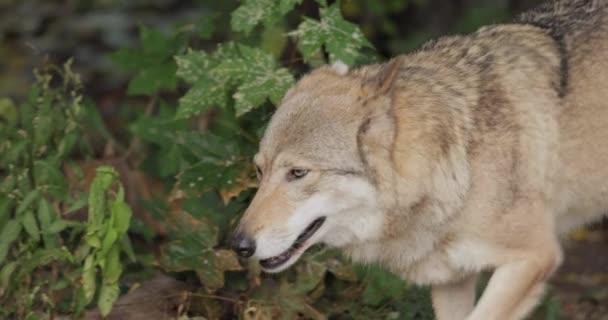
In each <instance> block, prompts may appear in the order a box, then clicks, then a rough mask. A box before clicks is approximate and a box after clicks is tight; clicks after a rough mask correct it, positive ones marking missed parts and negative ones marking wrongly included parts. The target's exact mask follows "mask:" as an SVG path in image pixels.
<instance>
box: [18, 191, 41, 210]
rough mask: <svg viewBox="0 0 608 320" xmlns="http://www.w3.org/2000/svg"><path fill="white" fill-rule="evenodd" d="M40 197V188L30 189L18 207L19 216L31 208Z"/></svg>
mask: <svg viewBox="0 0 608 320" xmlns="http://www.w3.org/2000/svg"><path fill="white" fill-rule="evenodd" d="M38 197H40V190H38V189H35V190H32V191H30V192H29V193H28V194H27V195H26V196H25V197H24V198H23V200H21V203H19V206H18V207H17V212H16V214H17V216H19V215H21V214H22V213H24V212H25V210H27V209H29V208H30V206H31V205H32V203H33V202H34V201H36V200H38Z"/></svg>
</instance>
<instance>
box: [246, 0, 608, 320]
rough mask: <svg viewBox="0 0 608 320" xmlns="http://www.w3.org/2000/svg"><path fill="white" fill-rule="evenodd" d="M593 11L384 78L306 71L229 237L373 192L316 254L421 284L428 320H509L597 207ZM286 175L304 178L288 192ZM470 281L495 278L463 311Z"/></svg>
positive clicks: (465, 43)
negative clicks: (310, 203)
mask: <svg viewBox="0 0 608 320" xmlns="http://www.w3.org/2000/svg"><path fill="white" fill-rule="evenodd" d="M606 3H607V2H606V1H589V0H575V1H563V2H558V3H555V4H549V5H546V6H545V7H541V8H539V9H538V10H536V11H532V12H530V13H528V14H525V15H523V16H522V17H521V18H520V19H519V20H518V21H517V22H516V23H513V24H505V25H496V26H488V27H484V28H482V29H480V30H479V31H477V32H476V33H474V34H472V35H468V36H453V37H446V38H442V39H439V40H438V41H435V42H431V43H429V44H427V45H425V46H424V47H423V48H421V49H420V50H419V51H417V52H416V53H413V54H410V55H404V56H400V57H397V58H395V59H393V60H392V61H390V62H388V63H386V64H380V65H370V66H365V67H362V68H359V69H356V70H350V71H346V70H345V69H344V68H340V70H334V69H332V68H329V67H324V68H321V69H318V70H315V71H313V72H312V73H311V74H309V75H307V76H306V77H304V78H303V79H302V80H301V81H300V82H299V83H298V84H297V85H296V86H295V87H294V88H292V89H291V90H290V91H289V92H288V94H287V95H286V97H285V98H284V100H283V103H282V104H281V107H280V108H279V110H278V111H277V113H276V114H275V116H274V117H273V119H272V121H271V123H270V125H269V127H268V130H267V132H266V134H265V136H264V139H263V142H262V144H261V146H260V153H259V155H258V156H257V158H256V162H257V163H258V164H259V165H260V167H262V170H263V171H264V176H263V179H262V180H261V188H260V191H259V192H258V195H257V196H256V198H255V199H254V201H253V203H252V205H251V207H250V208H249V209H248V211H247V212H246V214H245V216H244V218H243V221H242V223H241V229H242V230H244V232H246V233H248V234H249V236H251V237H253V238H256V237H258V235H259V234H260V232H263V231H264V232H266V231H267V234H272V232H271V231H269V230H283V229H282V228H283V225H284V224H286V223H287V222H286V221H292V220H293V219H294V217H293V216H292V215H293V214H294V210H296V209H297V208H299V206H301V205H302V203H304V201H306V199H308V198H309V197H311V196H312V195H315V194H321V195H323V194H332V195H335V194H341V195H342V196H335V201H336V202H340V201H343V202H345V203H346V204H347V203H348V201H351V200H350V199H351V198H349V194H348V193H347V192H342V190H347V189H345V188H348V185H349V184H348V182H347V181H349V180H348V179H358V180H356V181H364V183H365V184H368V185H369V186H371V188H372V189H373V190H374V195H373V198H371V199H375V200H374V201H372V202H373V203H372V204H370V205H369V206H370V207H369V208H368V209H366V210H368V211H369V215H368V216H366V214H365V213H364V212H359V211H360V210H356V209H357V208H359V207H360V205H358V206H353V207H352V208H351V209H349V210H351V211H353V212H352V214H351V216H350V217H348V218H343V217H342V215H346V213H345V214H340V215H336V216H329V217H328V222H327V223H326V225H327V226H324V227H323V228H325V229H322V231H323V233H322V234H323V236H319V237H320V238H319V239H317V240H316V241H320V242H326V243H328V244H330V245H337V246H339V247H341V248H342V249H344V250H345V252H347V253H348V254H349V255H350V256H351V257H352V258H353V259H354V260H355V261H361V262H365V263H379V264H381V265H382V266H384V267H385V268H387V269H388V270H391V271H392V272H394V273H396V274H399V275H401V276H402V277H403V278H404V279H408V280H410V281H414V282H416V283H418V284H421V285H431V286H433V300H434V306H435V308H436V313H437V315H438V318H439V319H440V320H444V319H465V318H466V319H468V320H487V319H496V320H511V319H523V318H524V317H525V316H526V315H527V314H528V313H529V311H530V310H531V309H532V308H533V307H534V305H535V304H536V303H537V301H538V300H539V298H540V296H541V295H542V290H543V286H544V283H545V282H546V280H547V278H548V277H549V276H550V275H551V274H552V272H553V271H554V270H555V269H556V268H557V267H558V265H559V264H560V262H561V260H562V256H561V249H560V246H559V244H558V238H559V236H560V235H563V234H564V233H565V232H567V231H569V230H572V229H573V228H577V227H580V226H581V225H583V224H585V223H588V222H592V221H597V220H598V219H600V217H601V216H602V214H603V213H604V212H606V209H608V166H606V165H605V162H606V161H607V160H606V159H608V21H607V19H608V9H606ZM292 167H301V168H306V169H308V170H310V173H309V176H307V177H305V178H303V179H301V181H297V182H296V183H292V182H286V181H285V179H284V175H285V172H286V170H288V168H292ZM352 181H355V180H352ZM362 183H363V182H362ZM361 188H363V187H361ZM340 192H342V193H340ZM352 199H358V198H352ZM368 200H369V199H368ZM376 201H377V203H376ZM367 202H369V201H367ZM346 204H345V205H344V208H346V207H347V206H346ZM376 207H377V210H375V208H376ZM349 208H350V207H349ZM321 211H322V210H321ZM321 211H320V212H321ZM366 212H367V211H366ZM299 214H302V213H299ZM290 219H292V220H290ZM348 219H350V220H348ZM343 221H347V222H343ZM348 221H351V222H350V223H351V225H350V226H347V225H346V224H348ZM359 221H363V222H362V223H363V224H365V221H370V225H373V223H372V221H380V222H379V223H380V227H379V228H377V229H376V228H374V227H366V226H364V225H358V223H359ZM341 227H344V228H342V229H341ZM347 227H348V228H347ZM346 229H348V230H351V231H350V232H351V233H352V235H350V234H349V236H346V235H345V236H341V232H346V231H344V230H346ZM321 237H322V238H321ZM290 239H293V237H292V238H290ZM259 250H263V248H262V249H260V248H259ZM263 258H265V257H263ZM483 270H494V275H493V276H492V278H491V280H490V283H489V284H488V287H487V288H486V290H485V292H484V294H483V296H482V298H481V299H480V300H479V301H478V302H477V305H476V306H475V307H474V309H473V300H472V299H473V298H472V297H473V296H474V287H475V285H474V283H475V281H474V279H475V277H476V274H477V273H479V272H480V271H483Z"/></svg>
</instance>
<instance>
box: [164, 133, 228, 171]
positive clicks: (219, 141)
mask: <svg viewBox="0 0 608 320" xmlns="http://www.w3.org/2000/svg"><path fill="white" fill-rule="evenodd" d="M174 143H177V144H178V145H179V146H180V147H182V148H183V151H184V153H186V152H188V153H191V154H192V155H194V156H195V157H196V159H197V160H198V161H200V162H210V163H220V162H225V163H226V164H231V163H234V162H236V157H237V156H238V155H239V154H240V150H239V145H238V143H237V141H234V140H231V139H226V138H224V137H220V136H217V135H214V134H212V133H210V132H206V133H202V132H197V131H187V132H182V133H180V134H178V135H176V137H175V141H174Z"/></svg>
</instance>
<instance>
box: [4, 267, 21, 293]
mask: <svg viewBox="0 0 608 320" xmlns="http://www.w3.org/2000/svg"><path fill="white" fill-rule="evenodd" d="M17 266H18V264H17V261H11V262H9V263H7V264H5V265H4V266H3V267H2V269H0V289H1V290H0V291H4V292H6V291H8V288H9V286H10V283H11V280H12V279H14V272H15V269H17Z"/></svg>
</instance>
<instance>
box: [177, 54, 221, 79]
mask: <svg viewBox="0 0 608 320" xmlns="http://www.w3.org/2000/svg"><path fill="white" fill-rule="evenodd" d="M175 62H176V63H177V76H178V77H180V78H182V79H184V80H185V81H186V82H188V83H189V84H195V83H197V82H199V81H201V80H205V79H206V77H207V73H208V72H209V70H210V69H211V66H212V62H213V58H212V57H211V56H209V54H207V53H206V52H204V51H194V50H192V49H188V51H187V52H186V54H184V55H181V56H175Z"/></svg>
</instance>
